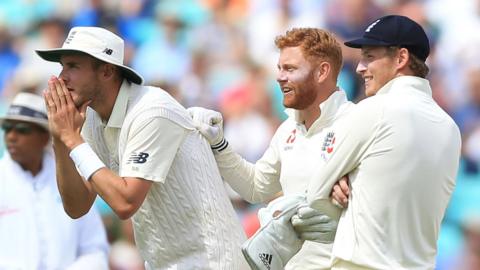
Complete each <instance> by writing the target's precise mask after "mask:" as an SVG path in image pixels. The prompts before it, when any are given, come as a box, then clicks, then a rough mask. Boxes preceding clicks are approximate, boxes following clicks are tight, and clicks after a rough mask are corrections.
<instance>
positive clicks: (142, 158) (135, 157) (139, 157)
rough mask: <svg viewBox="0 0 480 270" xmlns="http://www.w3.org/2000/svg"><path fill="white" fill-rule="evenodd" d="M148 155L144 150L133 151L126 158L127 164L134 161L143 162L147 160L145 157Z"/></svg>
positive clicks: (135, 162) (136, 162)
mask: <svg viewBox="0 0 480 270" xmlns="http://www.w3.org/2000/svg"><path fill="white" fill-rule="evenodd" d="M149 156H150V155H149V154H148V153H145V152H140V153H137V152H133V153H132V154H131V155H130V157H129V158H128V160H127V164H131V163H134V164H143V163H145V162H147V158H148V157H149Z"/></svg>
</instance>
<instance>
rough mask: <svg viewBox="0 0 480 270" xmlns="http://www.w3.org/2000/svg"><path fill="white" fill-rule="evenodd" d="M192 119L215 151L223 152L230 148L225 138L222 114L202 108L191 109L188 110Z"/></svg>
mask: <svg viewBox="0 0 480 270" xmlns="http://www.w3.org/2000/svg"><path fill="white" fill-rule="evenodd" d="M187 111H188V113H189V114H190V116H191V117H192V120H193V123H194V125H195V127H196V128H197V129H198V131H200V133H201V134H202V135H203V136H204V137H205V138H206V139H207V141H208V142H209V143H210V146H211V147H212V149H213V150H217V151H222V150H223V149H225V148H226V147H227V146H228V142H227V141H226V140H225V138H224V137H223V117H222V114H221V113H219V112H217V111H213V110H208V109H205V108H202V107H191V108H188V109H187Z"/></svg>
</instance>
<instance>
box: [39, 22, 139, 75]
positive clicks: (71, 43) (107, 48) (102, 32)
mask: <svg viewBox="0 0 480 270" xmlns="http://www.w3.org/2000/svg"><path fill="white" fill-rule="evenodd" d="M35 52H36V53H37V54H38V55H39V56H40V57H41V58H43V59H45V60H47V61H50V62H60V57H61V56H62V55H63V54H65V53H69V52H70V53H71V52H83V53H86V54H89V55H91V56H93V57H95V58H97V59H99V60H102V61H104V62H107V63H110V64H113V65H116V66H118V67H120V68H121V69H122V73H123V76H124V77H125V78H126V79H127V80H129V81H131V82H134V83H137V84H142V83H143V78H142V76H140V74H138V73H137V72H136V71H135V70H133V69H132V68H130V67H127V66H125V65H124V64H123V58H124V42H123V39H121V38H120V37H119V36H117V35H115V34H114V33H112V32H110V31H108V30H106V29H103V28H100V27H74V28H72V29H71V30H70V32H69V33H68V36H67V38H66V39H65V42H63V45H62V47H61V48H54V49H48V50H35Z"/></svg>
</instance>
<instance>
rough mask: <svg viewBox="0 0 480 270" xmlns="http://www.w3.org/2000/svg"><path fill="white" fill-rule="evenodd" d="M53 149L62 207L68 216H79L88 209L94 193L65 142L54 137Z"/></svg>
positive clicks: (94, 195)
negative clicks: (79, 170) (77, 167)
mask: <svg viewBox="0 0 480 270" xmlns="http://www.w3.org/2000/svg"><path fill="white" fill-rule="evenodd" d="M53 149H54V151H55V160H56V174H57V185H58V190H59V191H60V195H61V197H62V202H63V207H64V209H65V212H67V214H68V215H69V216H70V217H72V218H79V217H81V216H83V215H85V214H86V213H87V212H88V211H89V210H90V208H91V206H92V204H93V202H94V200H95V197H96V193H95V192H94V191H93V189H92V186H91V184H90V183H89V182H87V181H85V180H84V179H83V178H82V177H81V176H80V174H79V173H78V171H77V169H76V167H75V164H74V163H73V161H72V160H71V159H70V157H69V152H70V151H69V149H68V148H67V147H66V146H65V144H63V143H62V142H60V141H59V140H57V139H55V138H54V139H53Z"/></svg>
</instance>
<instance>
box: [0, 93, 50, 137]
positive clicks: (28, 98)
mask: <svg viewBox="0 0 480 270" xmlns="http://www.w3.org/2000/svg"><path fill="white" fill-rule="evenodd" d="M5 120H16V121H24V122H30V123H34V124H37V125H39V126H41V127H43V128H44V129H46V130H48V117H47V109H46V107H45V101H44V100H43V97H41V96H39V95H35V94H32V93H25V92H23V93H18V94H17V95H16V96H15V98H14V99H13V101H12V103H11V104H10V107H8V111H7V114H6V115H4V116H2V117H0V123H3V121H5Z"/></svg>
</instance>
